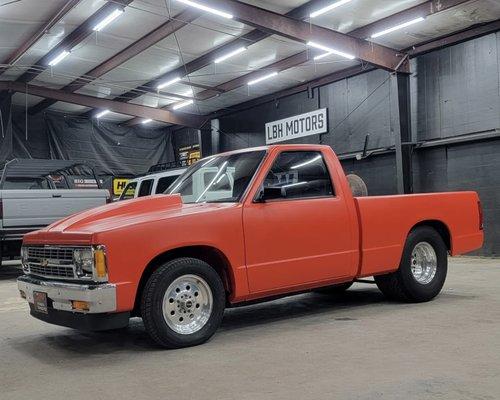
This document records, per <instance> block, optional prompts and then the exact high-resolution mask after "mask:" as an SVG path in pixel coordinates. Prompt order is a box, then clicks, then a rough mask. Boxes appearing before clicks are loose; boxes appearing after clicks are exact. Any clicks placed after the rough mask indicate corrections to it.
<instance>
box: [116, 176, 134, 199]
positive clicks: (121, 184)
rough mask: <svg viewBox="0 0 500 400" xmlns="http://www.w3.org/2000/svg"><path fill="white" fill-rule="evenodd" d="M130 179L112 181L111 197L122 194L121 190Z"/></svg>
mask: <svg viewBox="0 0 500 400" xmlns="http://www.w3.org/2000/svg"><path fill="white" fill-rule="evenodd" d="M129 180H130V179H125V178H114V179H113V195H115V196H120V195H121V194H122V193H123V189H125V186H127V183H128V181H129Z"/></svg>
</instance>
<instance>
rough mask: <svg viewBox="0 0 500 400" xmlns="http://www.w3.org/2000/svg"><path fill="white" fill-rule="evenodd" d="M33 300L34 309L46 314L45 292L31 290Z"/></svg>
mask: <svg viewBox="0 0 500 400" xmlns="http://www.w3.org/2000/svg"><path fill="white" fill-rule="evenodd" d="M33 302H34V306H35V311H38V312H40V313H43V314H48V313H49V311H48V309H47V293H44V292H33Z"/></svg>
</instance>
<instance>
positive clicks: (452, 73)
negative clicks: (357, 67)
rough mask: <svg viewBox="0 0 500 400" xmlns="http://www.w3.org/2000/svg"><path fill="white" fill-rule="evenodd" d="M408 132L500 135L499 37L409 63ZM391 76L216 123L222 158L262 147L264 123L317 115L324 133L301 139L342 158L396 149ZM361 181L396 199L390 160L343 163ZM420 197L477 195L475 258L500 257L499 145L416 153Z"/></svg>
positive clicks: (348, 82) (368, 77) (364, 78)
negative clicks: (478, 246)
mask: <svg viewBox="0 0 500 400" xmlns="http://www.w3.org/2000/svg"><path fill="white" fill-rule="evenodd" d="M412 64H413V65H412V68H413V71H414V75H413V76H412V79H411V96H412V118H413V119H412V127H413V137H414V138H415V139H416V140H419V141H423V140H431V139H438V138H447V137H452V136H458V135H464V134H469V133H474V132H479V131H487V130H493V129H500V33H497V34H490V35H487V36H484V37H482V38H478V39H475V40H471V41H469V42H465V43H462V44H458V45H455V46H452V47H449V48H445V49H441V50H438V51H435V52H432V53H429V54H426V55H423V56H420V57H418V58H416V59H414V60H412ZM391 95H395V94H394V93H391V91H390V82H389V75H388V73H387V72H385V71H381V70H376V71H372V72H368V73H366V74H363V75H359V76H356V77H353V78H349V79H345V80H342V81H340V82H335V83H333V84H330V85H326V86H324V87H321V88H319V89H315V90H314V91H313V97H312V98H309V96H308V94H307V93H306V92H303V93H299V94H297V95H293V96H290V97H287V98H283V99H280V100H279V101H277V102H271V103H266V104H263V105H260V106H258V107H255V108H253V109H250V110H245V111H242V112H238V113H235V114H231V115H228V116H226V117H223V118H221V120H220V129H221V137H220V146H221V151H225V150H230V149H237V148H244V147H251V146H258V145H263V144H265V138H264V125H265V123H266V122H269V121H274V120H278V119H281V118H286V117H289V116H292V115H296V114H300V113H304V112H307V111H311V110H314V109H317V108H323V107H327V108H328V110H329V132H328V133H327V134H324V135H321V137H319V136H310V137H308V138H306V140H304V139H299V141H300V142H301V143H304V142H307V143H323V144H328V145H330V146H332V147H333V149H334V150H335V151H336V152H337V153H339V154H342V153H350V152H355V151H360V150H362V148H363V144H364V141H365V137H366V135H368V134H369V135H370V141H369V148H381V147H389V146H391V145H393V144H394V137H393V133H392V129H391V121H390V112H391V109H390V96H391ZM343 165H344V168H345V169H346V171H347V172H355V173H357V174H359V175H360V176H362V177H363V179H365V181H366V182H367V185H368V189H369V191H370V194H373V195H376V194H390V193H395V192H396V169H395V157H394V155H393V154H386V155H379V156H372V157H369V158H367V159H363V160H360V161H357V160H348V161H344V162H343ZM414 180H415V182H414V186H415V191H417V192H428V191H448V190H477V191H478V192H479V193H480V196H481V199H482V202H483V206H484V210H485V229H486V243H485V246H484V248H483V249H482V250H481V252H480V254H484V255H499V254H500V218H499V215H500V213H499V212H498V211H499V209H500V140H493V141H491V140H490V141H488V142H475V143H468V144H460V145H448V146H444V147H439V148H432V149H420V150H417V151H416V154H415V158H414Z"/></svg>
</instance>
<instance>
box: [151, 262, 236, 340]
mask: <svg viewBox="0 0 500 400" xmlns="http://www.w3.org/2000/svg"><path fill="white" fill-rule="evenodd" d="M225 303H226V295H225V291H224V286H223V284H222V281H221V279H220V277H219V275H218V274H217V272H216V271H215V270H214V269H213V268H212V267H211V266H210V265H208V264H207V263H206V262H203V261H201V260H198V259H195V258H178V259H175V260H172V261H169V262H167V263H165V264H163V265H162V266H161V267H159V268H158V269H157V270H156V271H155V272H153V274H152V275H151V277H150V278H149V279H148V281H147V283H146V285H145V287H144V291H143V294H142V298H141V314H142V319H143V322H144V326H145V327H146V331H147V332H148V334H149V335H150V336H151V338H152V339H153V340H154V341H155V342H157V343H158V344H159V345H161V346H163V347H166V348H170V349H176V348H181V347H188V346H196V345H199V344H202V343H204V342H206V341H207V340H208V339H210V337H212V335H213V334H214V333H215V331H216V330H217V328H218V327H219V326H220V323H221V321H222V317H223V314H224V307H225Z"/></svg>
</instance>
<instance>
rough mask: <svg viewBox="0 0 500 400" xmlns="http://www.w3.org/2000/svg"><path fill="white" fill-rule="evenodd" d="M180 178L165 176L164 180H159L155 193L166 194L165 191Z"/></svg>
mask: <svg viewBox="0 0 500 400" xmlns="http://www.w3.org/2000/svg"><path fill="white" fill-rule="evenodd" d="M178 177H179V175H172V176H164V177H163V178H160V179H158V183H157V184H156V190H155V193H156V194H159V193H165V191H166V190H167V189H168V188H169V186H170V185H171V184H172V183H174V181H175V180H176V179H177V178H178Z"/></svg>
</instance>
